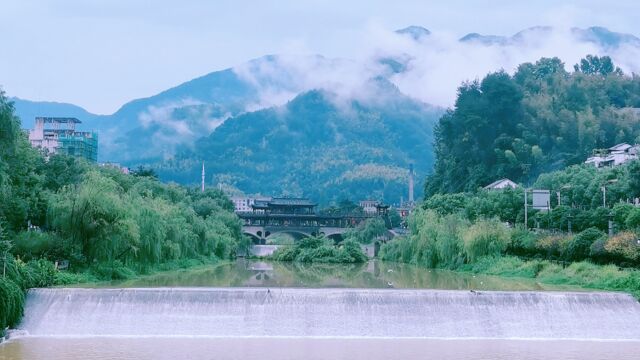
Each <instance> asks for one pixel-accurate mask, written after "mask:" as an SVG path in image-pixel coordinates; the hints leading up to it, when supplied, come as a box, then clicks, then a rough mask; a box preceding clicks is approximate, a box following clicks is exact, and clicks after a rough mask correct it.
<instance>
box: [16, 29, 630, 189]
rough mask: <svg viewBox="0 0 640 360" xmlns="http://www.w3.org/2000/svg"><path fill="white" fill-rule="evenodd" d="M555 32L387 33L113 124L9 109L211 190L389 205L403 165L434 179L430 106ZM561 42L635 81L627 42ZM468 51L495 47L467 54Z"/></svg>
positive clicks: (142, 105) (245, 69) (576, 32)
mask: <svg viewBox="0 0 640 360" xmlns="http://www.w3.org/2000/svg"><path fill="white" fill-rule="evenodd" d="M555 31H556V30H555V29H553V28H551V27H544V26H539V27H533V28H529V29H525V30H523V31H520V32H518V33H516V34H514V35H513V36H497V35H481V34H478V33H472V34H468V35H466V36H464V37H463V38H461V39H459V40H455V39H453V40H451V41H450V40H449V39H448V38H447V37H437V36H433V34H432V33H431V32H430V31H429V30H427V29H426V28H424V27H421V26H409V27H407V28H404V29H400V30H397V31H395V35H396V36H395V37H394V38H395V40H400V41H398V42H397V43H393V40H394V39H393V38H392V39H388V40H389V41H388V42H384V43H383V44H381V45H380V48H379V49H375V51H372V52H371V53H370V54H367V56H365V57H362V58H359V59H358V60H350V59H340V58H335V59H333V58H325V57H323V56H320V55H312V56H282V55H268V56H264V57H261V58H257V59H254V60H251V61H248V62H246V63H243V64H240V65H238V66H235V67H233V68H229V69H224V70H221V71H215V72H211V73H209V74H206V75H204V76H201V77H198V78H195V79H193V80H190V81H187V82H185V83H182V84H179V85H177V86H175V87H172V88H170V89H167V90H165V91H162V92H160V93H158V94H155V95H153V96H149V97H146V98H141V99H136V100H133V101H131V102H129V103H127V104H124V105H123V106H122V107H121V108H120V109H119V110H118V111H116V112H115V113H114V114H111V115H95V114H91V113H89V112H87V111H85V110H84V109H82V108H80V107H77V106H74V105H71V104H60V103H44V102H32V101H28V100H22V99H15V102H16V108H17V112H18V114H19V116H20V117H21V118H22V119H23V126H24V127H26V128H28V127H31V126H32V124H33V118H34V117H35V116H40V115H47V116H75V117H78V118H79V119H80V120H82V121H83V124H82V126H81V129H86V130H96V131H98V132H99V135H100V145H99V160H100V161H115V162H121V163H123V164H125V165H129V166H134V167H135V166H138V165H150V166H154V167H155V168H157V169H158V171H159V173H160V174H161V175H162V177H163V179H165V180H175V181H179V182H182V183H195V182H198V179H199V171H200V170H199V167H200V161H201V160H205V161H206V163H207V168H208V172H207V173H208V174H209V176H210V177H209V178H208V180H209V181H208V182H210V183H213V184H218V183H220V184H223V185H227V186H231V187H233V186H235V187H237V188H239V189H240V190H242V191H244V192H246V193H264V194H280V193H287V192H288V193H291V194H305V195H309V196H313V197H316V198H317V199H321V200H323V201H331V200H333V199H337V198H339V197H343V196H345V197H346V195H347V194H348V193H352V194H358V195H359V196H360V195H362V197H368V196H374V195H375V196H378V197H384V198H385V199H387V200H389V201H397V200H398V199H399V197H400V195H401V194H403V191H405V190H406V189H405V185H404V179H403V177H404V176H406V167H407V166H408V164H409V163H415V166H416V169H417V171H418V174H417V175H418V177H417V179H418V182H419V181H420V179H421V178H423V177H424V176H425V175H426V174H428V173H429V172H430V171H431V170H430V169H431V165H432V152H433V149H432V142H431V140H430V139H431V137H432V135H431V133H432V127H433V123H434V122H435V120H436V119H437V118H438V117H439V116H440V115H441V114H442V113H443V109H441V108H436V107H433V106H429V105H428V103H431V102H434V101H438V103H440V104H443V103H446V95H444V96H443V94H446V93H449V92H450V93H451V94H454V93H455V87H458V86H459V84H460V83H461V82H463V81H465V80H468V79H470V78H473V76H476V75H477V76H482V75H483V74H486V73H487V72H489V71H494V70H495V69H497V68H499V67H501V66H502V67H504V68H512V67H513V64H510V61H511V59H512V58H513V56H511V55H517V56H516V57H518V56H522V55H521V54H522V53H526V52H523V51H521V50H526V49H529V48H530V47H535V46H536V45H538V44H544V42H545V41H546V40H547V39H549V37H550V36H554V35H553V34H554V32H555ZM562 35H563V36H565V35H569V36H571V37H572V39H573V40H574V41H575V42H576V43H577V44H579V43H584V42H587V43H590V44H595V45H596V46H597V47H598V49H599V50H600V51H601V52H602V53H605V54H606V53H607V51H608V50H614V51H611V52H610V53H611V54H615V56H619V57H622V59H623V60H624V61H626V64H621V67H623V68H624V70H625V72H627V73H631V72H636V73H637V72H638V71H637V70H636V69H637V65H636V63H634V62H633V61H632V60H631V61H630V60H628V58H629V57H628V56H627V55H625V54H627V53H628V52H625V51H617V50H618V49H623V48H624V47H626V46H635V47H637V48H640V41H639V40H638V38H636V37H635V36H633V35H629V34H622V33H616V32H612V31H609V30H607V29H605V28H601V27H590V28H586V29H577V28H576V29H572V30H570V31H569V32H562ZM407 39H410V40H413V42H411V41H407ZM565 40H566V39H565ZM452 42H453V43H455V45H456V46H451V45H452V44H451V43H452ZM474 43H480V44H482V45H484V46H487V47H493V49H491V51H484V50H485V49H480V50H483V51H480V52H477V51H476V52H473V51H474V50H477V49H474V47H473V46H464V44H474ZM507 46H509V47H512V48H510V49H507V48H503V47H507ZM582 48H584V47H583V46H582ZM589 48H591V47H589ZM457 51H458V52H461V53H462V54H463V56H465V57H466V56H472V54H476V55H477V56H484V57H486V59H484V60H487V61H474V62H472V63H470V66H469V68H468V69H463V70H466V71H457V69H454V67H455V63H456V62H455V61H454V62H452V63H448V62H447V61H448V59H456V57H460V54H457V53H456V52H457ZM512 53H515V54H512ZM448 55H453V57H450V56H448ZM584 55H587V54H584ZM615 56H612V57H613V58H614V59H613V60H614V61H616V59H615ZM624 56H626V57H624ZM535 60H537V59H531V61H535ZM625 65H626V66H625ZM492 66H495V68H492ZM474 71H475V72H474ZM461 74H462V75H461ZM394 84H395V85H394ZM396 86H397V87H396ZM399 89H400V90H399ZM434 95H435V97H438V99H434V98H433V96H434ZM417 98H419V99H421V100H416V99H417ZM374 120H375V121H374ZM306 123H309V124H306ZM238 124H242V126H240V125H238ZM305 124H306V125H305ZM292 126H293V127H295V128H300V129H302V130H300V131H292V129H293V128H292ZM316 126H317V127H318V129H320V130H321V131H320V132H319V133H318V134H316V133H314V132H313V131H312V129H314V127H316ZM343 133H344V134H347V135H344V134H343ZM261 134H262V136H259V135H261ZM323 134H324V135H326V136H325V137H322V136H324V135H323ZM328 134H330V135H332V136H333V137H331V136H329V135H328ZM314 136H319V137H320V138H319V139H320V140H321V141H320V140H318V141H320V142H319V143H316V142H314V141H316V140H315V139H314ZM344 139H348V140H347V141H346V142H343V141H345V140H344ZM400 139H402V140H400ZM250 140H251V141H250ZM309 144H316V145H317V149H316V147H314V146H311V145H309ZM390 154H392V155H390ZM317 159H322V164H331V165H322V164H320V163H319V162H318V160H317ZM270 162H272V163H274V164H272V165H270ZM310 164H311V165H313V166H314V167H313V168H311V169H312V170H313V171H309V169H310V168H309V167H306V166H308V165H309V166H311V165H310ZM325 166H327V168H325ZM303 170H305V171H308V172H309V173H313V174H315V175H309V174H307V173H305V171H303ZM341 189H343V190H341ZM354 198H355V197H354Z"/></svg>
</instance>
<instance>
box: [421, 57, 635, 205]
mask: <svg viewBox="0 0 640 360" xmlns="http://www.w3.org/2000/svg"><path fill="white" fill-rule="evenodd" d="M575 68H576V69H575V71H574V72H571V73H570V72H567V71H565V67H564V64H563V63H562V62H561V61H560V60H559V59H558V58H553V59H548V58H543V59H540V60H539V61H538V62H536V63H535V64H531V63H525V64H522V65H520V66H519V67H518V70H517V71H516V73H515V74H514V75H513V76H510V75H509V74H507V73H505V72H504V71H499V72H496V73H492V74H489V75H487V76H486V77H485V78H484V79H483V80H482V81H474V82H469V83H465V84H463V85H462V86H461V87H460V89H459V93H458V98H457V100H456V103H455V108H454V109H452V110H450V111H449V112H447V114H446V115H444V116H443V117H442V118H441V119H440V121H439V123H438V125H437V126H436V129H435V153H436V157H437V161H436V164H435V170H434V174H433V175H432V176H430V177H429V178H428V179H427V183H426V193H427V194H428V195H431V194H435V193H451V192H460V191H473V190H475V189H477V188H478V187H480V186H484V185H487V184H489V183H491V182H493V181H495V180H497V179H500V178H505V177H506V178H510V179H511V180H514V181H516V182H524V183H529V182H531V181H532V180H534V179H535V178H536V177H537V176H538V175H539V174H541V173H543V172H546V171H551V170H557V169H562V168H564V167H566V166H568V165H573V164H579V163H582V162H584V161H585V160H586V158H587V157H588V156H590V155H591V154H592V151H593V150H594V149H598V148H608V147H611V146H613V145H615V144H617V143H621V142H628V143H636V142H640V111H639V110H638V108H639V107H640V77H638V76H637V75H635V74H634V75H625V74H623V73H622V71H620V69H618V68H616V67H615V66H614V64H612V62H611V59H610V58H608V57H602V58H599V57H597V56H595V57H594V56H587V58H585V59H583V60H582V61H581V62H580V64H576V67H575Z"/></svg>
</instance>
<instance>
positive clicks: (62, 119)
mask: <svg viewBox="0 0 640 360" xmlns="http://www.w3.org/2000/svg"><path fill="white" fill-rule="evenodd" d="M38 121H42V122H44V123H45V124H47V123H52V124H53V123H58V124H69V123H73V124H82V121H80V120H78V119H76V118H73V117H45V116H38V117H36V122H38Z"/></svg>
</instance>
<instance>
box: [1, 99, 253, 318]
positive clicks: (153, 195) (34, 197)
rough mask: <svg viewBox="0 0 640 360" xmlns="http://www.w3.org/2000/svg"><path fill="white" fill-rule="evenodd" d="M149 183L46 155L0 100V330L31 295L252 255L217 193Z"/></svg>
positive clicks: (145, 176)
mask: <svg viewBox="0 0 640 360" xmlns="http://www.w3.org/2000/svg"><path fill="white" fill-rule="evenodd" d="M153 175H154V174H153V173H150V172H145V171H135V172H133V173H132V174H124V173H122V172H121V171H120V170H119V169H116V168H112V167H102V166H97V165H95V164H90V163H87V162H85V161H83V160H81V159H77V158H73V157H67V156H61V155H51V156H46V157H45V156H43V154H42V153H40V152H39V151H38V150H35V149H33V148H32V147H31V146H30V144H29V142H28V140H27V138H26V135H25V134H24V133H23V131H22V130H21V129H20V121H19V119H18V118H16V116H15V115H14V109H13V105H12V103H11V102H10V101H8V99H7V98H6V97H5V96H4V93H0V271H1V273H0V314H2V316H0V329H5V328H6V327H7V326H13V325H15V324H16V322H17V321H18V320H19V319H20V317H21V315H22V305H23V302H24V291H25V290H26V289H28V288H31V287H42V286H50V285H54V284H68V283H74V282H78V281H88V280H111V279H123V278H129V277H132V276H135V275H137V274H145V273H149V272H151V271H154V270H163V269H168V268H178V267H185V266H189V265H194V264H202V263H209V262H213V261H216V260H218V259H227V258H231V257H234V256H235V253H236V251H238V250H240V251H244V248H245V247H246V246H248V239H246V238H245V237H244V236H243V235H242V229H241V224H240V221H239V219H238V218H237V217H236V216H235V214H234V213H233V204H232V203H231V201H230V200H229V199H228V198H227V197H226V196H225V195H224V194H223V193H222V192H220V191H217V190H207V191H206V192H200V191H199V190H196V189H190V188H185V187H181V186H178V185H175V184H163V183H160V182H159V181H158V180H157V179H156V178H155V177H154V176H153ZM60 266H63V267H65V268H67V270H65V271H59V270H58V268H59V267H60Z"/></svg>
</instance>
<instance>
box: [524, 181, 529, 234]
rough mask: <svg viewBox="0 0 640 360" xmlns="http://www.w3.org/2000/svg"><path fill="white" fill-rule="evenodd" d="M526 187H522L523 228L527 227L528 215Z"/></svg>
mask: <svg viewBox="0 0 640 360" xmlns="http://www.w3.org/2000/svg"><path fill="white" fill-rule="evenodd" d="M527 211H528V210H527V188H525V189H524V228H525V229H529V217H528V213H527Z"/></svg>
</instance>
